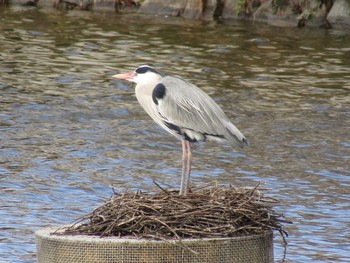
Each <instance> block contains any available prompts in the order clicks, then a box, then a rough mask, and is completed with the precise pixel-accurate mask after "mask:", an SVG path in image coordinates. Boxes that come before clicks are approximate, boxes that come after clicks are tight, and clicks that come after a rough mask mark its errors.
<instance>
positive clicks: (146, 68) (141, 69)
mask: <svg viewBox="0 0 350 263" xmlns="http://www.w3.org/2000/svg"><path fill="white" fill-rule="evenodd" d="M148 71H150V72H154V73H157V71H156V70H154V69H153V68H151V67H149V66H141V67H138V68H137V69H136V70H135V72H136V73H137V74H144V73H146V72H148Z"/></svg>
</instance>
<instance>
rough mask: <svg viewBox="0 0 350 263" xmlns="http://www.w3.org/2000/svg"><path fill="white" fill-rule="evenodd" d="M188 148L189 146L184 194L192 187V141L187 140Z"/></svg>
mask: <svg viewBox="0 0 350 263" xmlns="http://www.w3.org/2000/svg"><path fill="white" fill-rule="evenodd" d="M186 148H187V178H186V184H185V194H184V195H187V194H188V191H189V189H190V177H191V168H192V149H191V143H190V142H189V141H186Z"/></svg>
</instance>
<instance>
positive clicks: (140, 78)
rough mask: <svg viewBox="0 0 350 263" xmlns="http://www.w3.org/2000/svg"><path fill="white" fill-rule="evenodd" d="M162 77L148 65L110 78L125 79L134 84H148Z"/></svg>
mask: <svg viewBox="0 0 350 263" xmlns="http://www.w3.org/2000/svg"><path fill="white" fill-rule="evenodd" d="M161 77H162V76H161V75H160V74H159V73H158V72H157V71H156V70H155V69H153V68H151V67H150V66H148V65H142V66H139V67H138V68H137V69H135V71H132V72H128V73H123V74H117V75H114V76H112V78H116V79H125V80H128V81H131V82H135V83H136V84H148V83H153V82H154V81H158V80H159V79H160V78H161Z"/></svg>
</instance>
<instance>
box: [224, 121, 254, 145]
mask: <svg viewBox="0 0 350 263" xmlns="http://www.w3.org/2000/svg"><path fill="white" fill-rule="evenodd" d="M225 127H226V131H227V136H225V138H226V139H227V140H228V141H229V142H232V143H235V144H237V145H238V146H239V147H241V148H243V147H244V146H247V145H248V141H247V139H246V138H245V137H244V135H243V134H242V133H241V132H240V131H239V130H238V129H237V127H236V126H235V125H234V124H233V123H231V122H227V123H226V125H225Z"/></svg>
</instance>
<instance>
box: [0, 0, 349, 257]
mask: <svg viewBox="0 0 350 263" xmlns="http://www.w3.org/2000/svg"><path fill="white" fill-rule="evenodd" d="M0 31H1V34H0V191H1V199H0V217H1V221H0V229H1V235H0V240H1V245H0V258H1V260H2V262H35V241H34V234H33V232H34V231H35V230H37V229H39V228H42V227H44V226H52V225H61V224H67V223H70V222H71V221H72V220H74V219H76V218H77V217H79V216H81V215H84V214H86V213H88V212H90V211H91V210H92V209H93V208H94V207H96V206H98V205H100V204H101V203H102V202H103V200H105V199H106V198H108V197H109V196H110V195H111V194H112V190H111V187H112V186H114V187H116V188H117V189H123V188H124V187H128V188H135V189H145V190H152V189H154V188H155V186H154V184H153V183H152V180H154V179H156V180H158V181H160V182H162V183H163V184H167V185H169V187H178V185H179V177H180V173H181V143H180V142H178V141H177V140H176V139H175V138H172V137H170V136H169V135H168V134H167V133H166V132H163V131H162V130H161V129H160V128H159V127H157V126H156V125H155V124H154V123H153V121H152V120H151V119H150V118H149V117H148V116H147V115H146V114H145V113H144V112H143V111H142V109H141V107H140V106H139V105H138V103H137V101H136V98H135V97H134V90H133V85H132V84H129V83H124V82H121V81H117V80H111V79H110V76H111V75H113V74H116V73H119V72H124V71H128V70H132V69H134V68H135V67H137V66H138V65H141V64H150V65H153V66H155V67H157V68H158V69H160V70H162V71H164V72H167V73H171V74H175V75H180V76H181V77H183V78H185V79H188V80H190V81H192V82H193V83H195V84H196V85H198V86H200V87H201V88H202V89H203V90H205V91H206V92H207V93H209V94H210V95H211V96H212V97H213V98H214V99H215V100H216V101H217V102H218V103H219V104H220V105H221V106H222V108H223V109H224V111H225V112H226V113H227V115H228V116H229V117H230V119H231V120H232V121H233V122H234V123H235V124H236V126H237V127H238V128H239V129H240V130H241V131H242V132H243V133H244V134H245V135H246V137H247V138H248V140H249V142H250V147H249V148H246V149H244V150H241V149H233V148H231V147H230V146H226V145H219V144H215V143H206V144H199V145H197V146H195V147H194V151H195V153H194V154H195V160H194V168H193V178H192V182H193V183H194V184H196V183H206V182H211V181H213V180H217V181H218V182H220V183H225V184H232V185H235V186H246V187H253V186H255V185H256V184H257V183H261V184H262V186H263V187H264V188H267V189H268V190H266V194H268V195H271V196H274V197H275V198H278V199H279V200H280V201H281V203H280V204H279V205H278V206H277V207H276V209H277V210H278V211H280V212H282V213H284V214H285V216H286V217H287V218H288V219H289V220H292V221H293V222H294V224H293V225H288V226H287V227H286V230H287V231H288V232H289V235H290V236H289V238H288V242H289V246H288V255H287V258H286V262H350V253H349V251H350V245H349V237H350V230H349V229H350V223H349V210H350V205H349V204H350V194H349V190H350V183H349V176H350V165H349V162H350V161H349V159H350V151H349V150H350V136H349V128H350V125H349V124H350V121H349V117H350V96H349V94H350V74H349V72H350V47H349V43H350V35H349V34H348V32H344V31H337V30H328V31H326V30H322V29H318V28H305V29H295V28H276V27H269V26H265V25H262V24H260V23H255V24H252V23H238V22H224V23H218V22H205V23H204V22H198V21H187V20H183V19H179V18H163V17H152V16H139V15H111V14H109V15H103V14H91V13H88V12H70V13H61V12H58V11H54V10H46V9H37V8H22V7H16V6H14V7H10V8H9V9H3V10H1V11H0ZM282 251H283V250H282V247H281V240H280V238H279V237H278V235H276V242H275V255H276V260H279V259H280V258H281V257H282Z"/></svg>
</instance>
